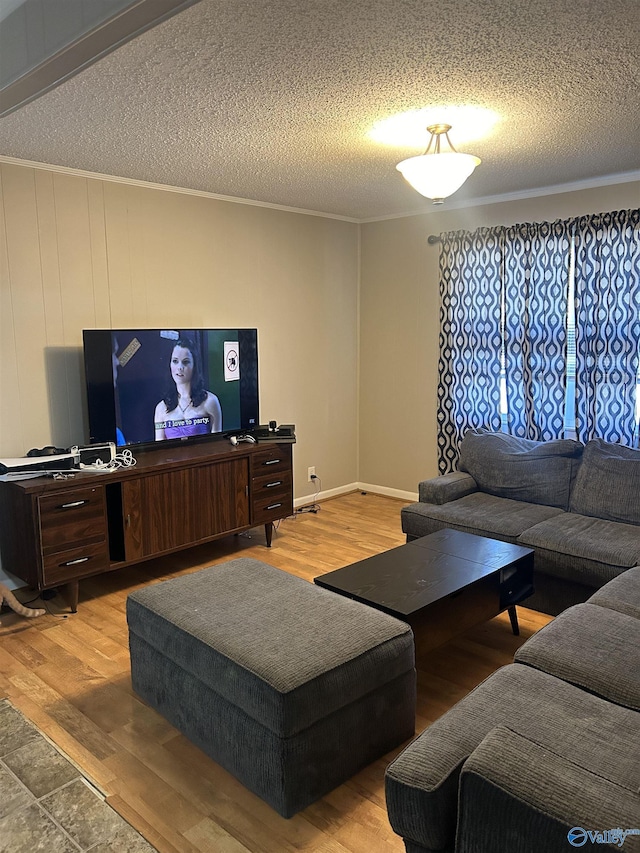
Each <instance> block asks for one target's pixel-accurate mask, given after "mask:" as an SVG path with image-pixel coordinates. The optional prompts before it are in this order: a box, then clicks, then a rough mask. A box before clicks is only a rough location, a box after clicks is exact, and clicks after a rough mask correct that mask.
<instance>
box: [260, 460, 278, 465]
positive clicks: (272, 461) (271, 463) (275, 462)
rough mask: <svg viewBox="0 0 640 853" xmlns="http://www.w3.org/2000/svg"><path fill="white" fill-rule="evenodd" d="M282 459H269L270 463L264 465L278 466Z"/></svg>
mask: <svg viewBox="0 0 640 853" xmlns="http://www.w3.org/2000/svg"><path fill="white" fill-rule="evenodd" d="M280 461H281V460H280V459H269V461H268V462H263V463H262V464H263V465H277V464H278V462H280Z"/></svg>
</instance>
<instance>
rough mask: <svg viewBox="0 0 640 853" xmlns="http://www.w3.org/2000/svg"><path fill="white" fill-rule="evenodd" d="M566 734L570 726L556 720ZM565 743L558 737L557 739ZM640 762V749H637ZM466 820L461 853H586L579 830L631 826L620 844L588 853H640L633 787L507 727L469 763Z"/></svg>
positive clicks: (464, 782)
mask: <svg viewBox="0 0 640 853" xmlns="http://www.w3.org/2000/svg"><path fill="white" fill-rule="evenodd" d="M558 725H559V727H562V728H564V729H565V730H567V729H570V728H571V727H572V725H573V721H572V720H571V719H567V720H558ZM561 737H562V733H561V731H559V732H558V740H560V739H561ZM631 749H632V750H634V751H635V753H636V756H637V760H640V746H635V745H631ZM459 798H460V814H459V818H458V830H457V833H456V853H478V851H479V850H485V851H486V850H490V851H492V853H505V851H508V853H515V851H517V853H541V851H544V853H550V852H551V851H555V852H556V853H569V851H570V850H571V849H572V846H571V845H572V844H575V845H576V846H578V847H582V846H583V839H584V840H585V841H587V842H588V837H585V833H584V830H582V832H580V830H577V831H575V832H574V833H572V836H571V837H572V838H573V839H574V840H572V841H569V840H568V839H569V837H570V836H569V833H570V832H571V831H572V829H573V828H574V827H576V828H577V827H585V826H586V827H589V828H591V827H598V828H599V829H600V828H602V829H604V827H607V828H608V829H609V828H611V827H625V829H624V830H622V829H621V830H617V833H619V835H618V840H617V841H613V840H612V843H611V844H604V843H603V844H602V846H601V845H600V844H597V846H596V842H594V844H593V845H592V844H591V843H589V842H588V847H585V849H588V850H591V851H594V850H601V849H602V850H612V849H620V846H622V844H623V842H624V848H623V849H624V853H639V851H640V837H638V835H632V834H631V833H629V835H627V834H626V833H627V832H629V829H627V827H629V828H631V832H637V831H638V830H636V829H635V827H636V826H637V818H638V789H637V785H636V784H635V783H634V781H633V780H631V779H629V778H627V779H624V778H622V779H621V778H620V776H619V775H618V774H617V773H615V774H614V775H613V776H611V775H609V774H606V775H605V774H603V773H602V772H601V770H600V767H599V766H598V765H597V764H596V763H595V762H594V766H593V767H583V766H581V765H580V764H576V763H575V762H574V761H573V760H572V757H571V756H566V755H563V754H561V752H560V753H559V752H558V751H554V750H553V749H551V748H550V747H549V744H548V743H545V745H544V746H541V745H540V744H538V743H536V741H535V740H534V739H532V738H529V737H524V736H523V735H521V734H519V733H518V732H514V731H512V730H511V729H509V728H508V727H507V726H496V727H495V729H493V730H492V731H491V732H489V734H488V735H487V736H486V738H484V740H483V741H482V743H481V744H480V746H478V748H477V749H475V750H474V751H473V753H472V754H471V756H470V757H469V758H468V759H467V761H466V762H465V764H464V767H463V769H462V773H461V775H460V795H459Z"/></svg>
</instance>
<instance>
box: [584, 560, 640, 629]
mask: <svg viewBox="0 0 640 853" xmlns="http://www.w3.org/2000/svg"><path fill="white" fill-rule="evenodd" d="M589 604H597V605H598V606H600V607H608V608H609V609H610V610H617V611H618V612H619V613H626V614H627V616H633V617H635V618H636V619H640V566H636V567H635V568H633V569H629V570H628V571H626V572H623V573H622V574H621V575H618V577H617V578H614V579H613V580H611V581H609V583H607V584H605V585H604V586H603V587H601V588H600V589H599V590H598V591H597V592H595V593H594V594H593V595H592V596H591V598H590V599H589Z"/></svg>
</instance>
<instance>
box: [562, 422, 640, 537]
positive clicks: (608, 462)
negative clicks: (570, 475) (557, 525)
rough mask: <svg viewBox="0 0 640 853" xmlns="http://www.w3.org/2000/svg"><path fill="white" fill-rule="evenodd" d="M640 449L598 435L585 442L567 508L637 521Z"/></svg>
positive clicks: (639, 514) (636, 522) (627, 521)
mask: <svg viewBox="0 0 640 853" xmlns="http://www.w3.org/2000/svg"><path fill="white" fill-rule="evenodd" d="M639 495H640V450H633V449H632V448H631V447H623V446H622V445H621V444H610V443H609V442H607V441H603V440H602V439H601V438H594V439H593V440H592V441H589V442H588V443H587V446H586V447H585V449H584V454H583V457H582V463H581V465H580V468H579V470H578V473H577V476H576V479H575V483H574V486H573V489H572V492H571V503H570V509H571V512H578V513H580V514H581V515H591V516H595V517H596V518H606V519H608V520H609V521H620V522H624V523H626V524H636V525H640V500H639Z"/></svg>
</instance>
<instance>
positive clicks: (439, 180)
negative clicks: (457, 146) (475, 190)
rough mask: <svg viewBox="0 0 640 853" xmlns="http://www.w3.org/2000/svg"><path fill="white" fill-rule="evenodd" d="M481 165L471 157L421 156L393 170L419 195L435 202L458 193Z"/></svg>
mask: <svg viewBox="0 0 640 853" xmlns="http://www.w3.org/2000/svg"><path fill="white" fill-rule="evenodd" d="M480 162H481V161H480V158H479V157H474V155H473V154H459V153H458V152H451V153H449V152H447V153H444V154H439V153H435V154H420V155H419V156H418V157H409V158H408V159H407V160H403V161H402V162H401V163H398V165H397V166H396V169H398V171H400V172H401V173H402V176H403V177H404V179H405V180H406V181H408V182H409V183H410V184H411V186H412V187H413V188H414V189H415V190H417V191H418V192H419V193H420V194H421V195H423V196H426V198H431V199H433V201H434V202H436V203H438V202H441V201H442V200H443V199H445V198H447V196H450V195H452V193H454V192H455V191H456V190H459V189H460V187H461V186H462V185H463V184H464V182H465V181H466V180H467V178H468V177H469V175H470V174H471V173H472V172H473V170H474V169H475V168H476V166H478V165H480Z"/></svg>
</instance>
